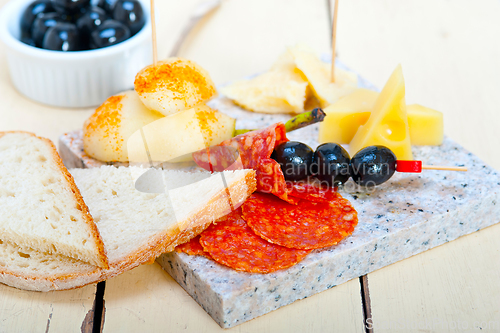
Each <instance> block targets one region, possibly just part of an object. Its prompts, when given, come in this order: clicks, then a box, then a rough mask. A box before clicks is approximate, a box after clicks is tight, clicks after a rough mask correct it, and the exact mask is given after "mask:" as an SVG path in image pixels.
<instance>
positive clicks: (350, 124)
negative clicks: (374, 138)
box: [318, 89, 444, 146]
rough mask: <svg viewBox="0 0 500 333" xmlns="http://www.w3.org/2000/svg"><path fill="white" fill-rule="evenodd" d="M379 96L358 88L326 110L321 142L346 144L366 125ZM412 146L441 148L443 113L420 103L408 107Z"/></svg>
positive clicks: (322, 123) (321, 128) (373, 92)
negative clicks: (439, 146)
mask: <svg viewBox="0 0 500 333" xmlns="http://www.w3.org/2000/svg"><path fill="white" fill-rule="evenodd" d="M378 96H379V94H378V93H377V92H375V91H373V90H367V89H358V90H356V91H354V92H353V93H352V94H349V95H347V96H345V97H342V98H341V99H340V100H339V101H338V102H337V103H334V104H332V105H330V106H329V107H327V108H325V109H324V111H325V112H326V115H327V117H326V118H325V120H324V121H323V122H321V123H320V124H319V135H318V141H319V142H320V143H325V142H335V143H340V144H346V143H349V142H351V140H352V138H353V137H354V135H355V134H356V131H357V130H358V128H359V127H360V126H362V125H364V124H365V123H366V121H367V120H368V118H369V117H370V113H371V110H372V108H373V106H374V105H375V101H376V100H377V97H378ZM406 112H407V115H408V126H409V127H410V142H411V144H412V145H430V146H438V145H440V144H442V143H443V137H444V135H443V114H442V113H441V112H439V111H436V110H433V109H431V108H427V107H425V106H422V105H419V104H412V105H407V106H406Z"/></svg>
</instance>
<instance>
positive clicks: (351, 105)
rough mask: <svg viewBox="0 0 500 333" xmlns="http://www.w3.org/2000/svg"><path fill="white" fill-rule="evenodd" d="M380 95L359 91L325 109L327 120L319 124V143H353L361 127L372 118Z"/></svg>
mask: <svg viewBox="0 0 500 333" xmlns="http://www.w3.org/2000/svg"><path fill="white" fill-rule="evenodd" d="M378 95H379V94H378V92H376V91H373V90H368V89H357V90H355V91H354V92H353V93H351V94H349V95H347V96H345V97H342V98H341V99H339V101H338V102H337V103H333V104H331V105H330V106H328V107H327V108H325V109H324V110H323V111H325V113H326V117H325V120H323V121H322V122H321V123H319V135H318V141H319V143H325V142H334V143H349V142H351V140H352V138H353V137H354V135H355V134H356V131H357V130H358V128H359V126H361V125H363V124H365V123H366V121H367V120H368V118H369V117H370V112H371V111H372V108H373V105H374V104H375V101H376V100H377V97H378Z"/></svg>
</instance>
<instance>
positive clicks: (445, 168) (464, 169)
mask: <svg viewBox="0 0 500 333" xmlns="http://www.w3.org/2000/svg"><path fill="white" fill-rule="evenodd" d="M422 170H447V171H467V168H466V167H449V166H439V165H422Z"/></svg>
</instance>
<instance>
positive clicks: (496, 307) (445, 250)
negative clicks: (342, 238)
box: [368, 216, 500, 333]
mask: <svg viewBox="0 0 500 333" xmlns="http://www.w3.org/2000/svg"><path fill="white" fill-rule="evenodd" d="M471 218H473V217H472V216H471ZM499 237H500V225H495V226H492V227H489V228H486V229H483V230H481V231H479V232H477V233H474V234H471V235H469V236H465V237H462V238H459V239H458V240H455V241H453V242H451V243H448V244H446V245H442V246H440V247H437V248H435V249H433V250H430V251H427V252H424V253H422V254H419V255H417V256H415V257H412V258H409V259H406V260H404V261H401V262H399V263H397V264H394V265H391V266H388V267H386V268H384V269H382V270H380V271H376V272H374V273H371V274H369V275H368V285H369V289H370V295H371V308H372V316H373V323H369V324H371V325H370V326H373V329H374V331H375V332H377V333H378V332H396V331H404V332H422V331H426V332H457V331H481V332H499V331H500V284H499V281H500V247H499V246H498V239H499Z"/></svg>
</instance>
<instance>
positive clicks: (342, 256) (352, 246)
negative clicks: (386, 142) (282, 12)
mask: <svg viewBox="0 0 500 333" xmlns="http://www.w3.org/2000/svg"><path fill="white" fill-rule="evenodd" d="M210 105H211V106H212V107H214V108H217V109H219V110H220V111H222V112H225V113H227V114H229V115H230V116H233V117H236V118H237V119H238V120H237V125H236V126H237V128H262V127H264V126H267V125H270V124H272V123H274V122H277V121H286V120H287V119H288V118H289V116H287V115H266V114H255V113H250V112H247V111H244V110H242V109H240V108H238V107H236V106H235V105H234V104H233V103H232V102H231V101H229V100H227V99H226V98H224V97H220V98H217V99H215V100H213V101H211V102H210ZM317 131H318V126H309V127H306V128H303V129H300V130H297V131H295V132H292V133H289V135H288V137H289V138H290V139H291V140H298V141H302V142H305V143H307V144H309V145H310V146H311V147H313V148H315V147H316V146H317V145H318V143H317V141H316V140H317ZM59 146H60V147H59V149H60V152H61V155H62V158H63V160H64V161H65V164H66V165H67V166H68V167H94V166H99V165H100V164H102V162H99V161H96V160H93V159H92V158H90V157H89V156H87V155H86V154H85V153H84V152H83V148H82V142H81V131H75V132H72V133H67V134H64V135H63V136H61V138H60V142H59ZM413 154H414V158H415V159H419V160H422V161H424V163H425V164H434V165H449V166H467V167H468V168H469V171H468V172H450V171H424V172H423V173H421V174H403V173H396V174H395V175H394V176H393V177H392V178H391V179H390V180H389V181H388V182H386V183H384V184H382V185H380V186H377V187H375V188H374V189H372V190H370V191H366V190H363V189H361V188H358V187H357V186H356V185H355V184H354V183H353V182H352V181H349V182H348V183H347V184H346V186H345V187H344V188H343V189H341V190H340V192H341V194H342V195H343V196H344V197H345V198H346V199H348V200H349V201H350V202H351V203H352V204H353V206H354V208H355V209H356V210H357V212H358V217H359V223H358V225H357V227H356V229H355V230H354V233H353V234H352V235H351V236H350V237H348V238H346V239H344V240H343V241H342V242H340V243H339V244H338V245H336V246H333V247H329V248H324V249H320V250H315V251H313V252H311V253H310V254H309V255H308V256H307V257H306V258H305V259H304V260H303V261H302V262H300V263H298V264H297V265H295V266H293V267H291V268H289V269H286V270H282V271H278V272H275V273H271V274H251V273H242V272H236V271H234V270H232V269H229V268H227V267H225V266H222V265H219V264H217V263H216V262H214V261H212V260H209V259H206V258H205V257H201V256H189V255H186V254H183V253H175V252H172V253H166V254H163V255H161V256H160V257H159V258H158V259H157V261H158V262H159V263H160V265H161V266H162V267H163V268H164V269H165V270H166V271H167V272H168V273H169V274H170V275H171V276H172V277H173V278H174V279H175V280H176V281H177V282H178V283H179V284H180V285H181V286H182V287H183V288H184V289H185V290H186V291H187V292H188V293H189V294H190V295H191V296H192V297H193V298H194V299H195V300H196V301H197V302H198V303H199V304H200V305H201V306H202V307H203V308H204V309H205V311H206V312H208V313H209V314H210V315H211V316H212V318H213V319H214V320H215V321H216V322H217V323H218V324H219V325H220V326H221V327H223V328H229V327H234V326H236V325H238V324H241V323H243V322H245V321H248V320H250V319H253V318H256V317H258V316H261V315H264V314H266V313H268V312H270V311H273V310H276V309H278V308H280V307H282V306H284V305H287V304H290V303H292V302H294V301H296V300H299V299H303V298H306V297H310V296H312V295H314V294H316V293H318V292H321V291H324V290H327V289H330V288H333V287H335V286H336V285H338V284H341V283H343V282H346V281H348V280H351V279H354V278H357V277H359V276H361V275H364V274H367V273H370V272H373V271H374V270H377V269H379V268H382V267H385V266H387V265H390V264H392V263H395V262H397V261H399V260H403V259H406V258H408V257H411V256H413V255H415V254H418V253H421V252H423V251H426V250H429V249H431V248H433V247H436V246H439V245H441V244H444V243H446V242H449V241H452V240H454V239H457V238H458V237H460V236H463V235H467V234H470V233H472V232H475V231H478V230H480V229H482V228H485V227H488V226H491V225H493V224H495V223H498V222H499V221H500V204H499V203H500V175H499V173H498V172H497V171H495V170H493V169H492V168H491V167H489V166H487V165H485V164H484V162H482V161H481V160H480V159H479V158H478V157H476V156H475V155H473V154H472V153H470V152H468V151H467V150H465V149H464V148H463V147H461V146H460V145H458V144H457V143H455V142H454V141H453V140H451V139H449V138H445V141H444V143H443V144H442V145H441V146H421V147H414V148H413Z"/></svg>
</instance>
